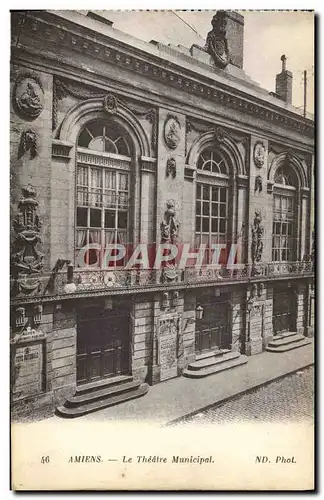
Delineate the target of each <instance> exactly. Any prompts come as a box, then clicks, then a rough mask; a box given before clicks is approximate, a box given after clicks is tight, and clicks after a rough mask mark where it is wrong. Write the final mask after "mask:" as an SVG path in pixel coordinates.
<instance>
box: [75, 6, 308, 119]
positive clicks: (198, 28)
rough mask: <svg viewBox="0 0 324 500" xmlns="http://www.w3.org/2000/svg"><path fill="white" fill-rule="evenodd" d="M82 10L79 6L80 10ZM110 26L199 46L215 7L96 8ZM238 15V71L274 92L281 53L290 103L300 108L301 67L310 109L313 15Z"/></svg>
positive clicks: (145, 36)
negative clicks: (241, 34)
mask: <svg viewBox="0 0 324 500" xmlns="http://www.w3.org/2000/svg"><path fill="white" fill-rule="evenodd" d="M83 12H84V11H83ZM97 12H98V13H100V14H101V15H103V16H105V17H107V18H108V19H109V20H111V21H113V23H114V28H116V29H119V30H121V31H124V32H125V33H128V34H129V35H133V36H135V37H136V38H139V39H141V40H143V41H146V42H149V41H150V40H152V39H154V40H156V41H158V42H162V43H165V44H168V43H171V44H173V45H178V44H181V45H184V46H186V47H190V46H191V45H192V44H194V43H196V44H198V45H202V46H203V45H204V43H205V40H206V35H207V33H208V31H210V29H211V24H210V21H211V19H212V17H213V15H214V12H215V11H210V10H205V11H199V12H197V11H193V12H192V11H184V10H177V11H171V10H169V11H160V12H157V11H108V10H106V11H97ZM240 13H241V14H242V15H243V16H244V71H245V72H246V74H247V75H248V76H250V77H251V78H252V79H253V80H255V81H256V82H257V83H259V84H260V85H261V87H263V88H265V89H266V90H268V91H275V76H276V74H277V73H280V71H281V60H280V57H281V56H282V54H285V55H286V57H287V69H289V70H290V71H291V72H292V73H293V98H292V100H293V102H292V103H293V105H294V106H296V107H300V108H302V107H303V102H304V97H303V96H304V93H303V87H304V86H303V78H304V77H303V72H304V70H307V111H308V112H310V113H313V112H314V104H313V96H314V66H313V65H314V15H313V13H312V12H307V11H241V12H240Z"/></svg>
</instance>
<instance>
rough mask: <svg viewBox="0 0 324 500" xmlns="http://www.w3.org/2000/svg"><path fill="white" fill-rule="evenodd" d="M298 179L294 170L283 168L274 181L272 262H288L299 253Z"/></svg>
mask: <svg viewBox="0 0 324 500" xmlns="http://www.w3.org/2000/svg"><path fill="white" fill-rule="evenodd" d="M297 182H298V180H297V177H296V174H295V172H294V170H292V169H289V168H288V167H281V168H279V169H278V170H277V173H276V175H275V179H274V192H273V229H272V260H273V261H274V262H288V261H293V260H295V258H296V251H297V240H296V235H297V217H296V214H297V198H296V188H297V185H298V184H297Z"/></svg>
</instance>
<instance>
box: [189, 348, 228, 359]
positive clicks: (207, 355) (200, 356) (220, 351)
mask: <svg viewBox="0 0 324 500" xmlns="http://www.w3.org/2000/svg"><path fill="white" fill-rule="evenodd" d="M228 352H231V350H230V349H217V350H215V351H208V352H204V353H203V354H196V361H199V360H201V359H205V358H212V357H213V356H222V354H226V353H228Z"/></svg>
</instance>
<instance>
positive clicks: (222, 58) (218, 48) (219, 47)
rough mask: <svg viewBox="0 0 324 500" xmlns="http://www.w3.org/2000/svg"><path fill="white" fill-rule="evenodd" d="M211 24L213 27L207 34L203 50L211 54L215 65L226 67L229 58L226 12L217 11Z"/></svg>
mask: <svg viewBox="0 0 324 500" xmlns="http://www.w3.org/2000/svg"><path fill="white" fill-rule="evenodd" d="M211 25H212V27H213V29H212V30H211V31H210V32H209V33H208V35H207V40H206V45H205V50H206V51H207V52H208V54H210V55H211V56H212V58H213V59H214V62H215V64H216V66H218V67H219V68H222V69H223V68H226V66H227V65H228V63H229V62H230V59H231V55H230V51H229V48H228V43H227V38H226V27H227V20H226V12H225V11H223V10H219V11H217V13H216V14H215V15H214V17H213V19H212V22H211Z"/></svg>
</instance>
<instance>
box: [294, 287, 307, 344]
mask: <svg viewBox="0 0 324 500" xmlns="http://www.w3.org/2000/svg"><path fill="white" fill-rule="evenodd" d="M306 292H307V289H306V284H305V283H298V285H297V292H296V299H297V312H296V328H297V333H301V334H302V335H305V333H306V332H305V326H306V323H305V313H306V312H307V299H306Z"/></svg>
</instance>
